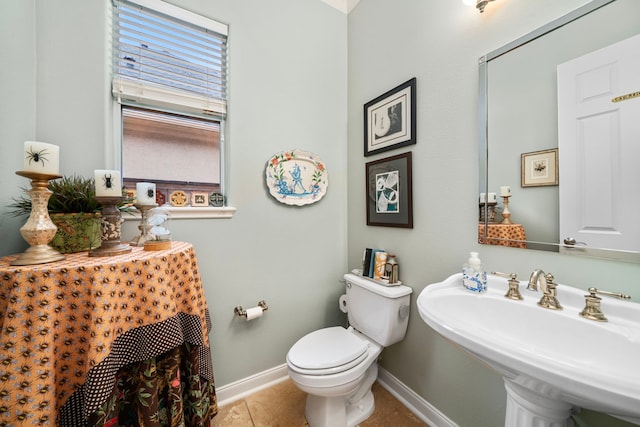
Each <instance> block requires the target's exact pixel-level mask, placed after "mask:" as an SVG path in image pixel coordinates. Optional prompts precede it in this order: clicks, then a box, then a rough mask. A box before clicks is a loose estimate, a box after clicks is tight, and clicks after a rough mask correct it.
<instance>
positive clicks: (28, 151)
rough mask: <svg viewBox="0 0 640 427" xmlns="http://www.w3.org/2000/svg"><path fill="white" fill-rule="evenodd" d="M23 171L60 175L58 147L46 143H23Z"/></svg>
mask: <svg viewBox="0 0 640 427" xmlns="http://www.w3.org/2000/svg"><path fill="white" fill-rule="evenodd" d="M23 170H24V171H28V172H37V173H43V174H48V175H59V174H60V147H58V146H57V145H53V144H47V143H46V142H38V141H25V142H24V167H23Z"/></svg>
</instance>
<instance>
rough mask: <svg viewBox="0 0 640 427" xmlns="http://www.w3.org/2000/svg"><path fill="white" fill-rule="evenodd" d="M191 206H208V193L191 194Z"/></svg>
mask: <svg viewBox="0 0 640 427" xmlns="http://www.w3.org/2000/svg"><path fill="white" fill-rule="evenodd" d="M191 206H209V193H191Z"/></svg>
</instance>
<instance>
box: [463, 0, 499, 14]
mask: <svg viewBox="0 0 640 427" xmlns="http://www.w3.org/2000/svg"><path fill="white" fill-rule="evenodd" d="M492 1H493V0H462V3H464V4H466V5H467V6H473V5H474V4H475V5H476V7H477V8H478V10H479V11H480V13H482V12H484V8H485V6H486V5H487V4H489V3H490V2H492Z"/></svg>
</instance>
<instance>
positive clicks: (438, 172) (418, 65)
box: [348, 0, 640, 427]
mask: <svg viewBox="0 0 640 427" xmlns="http://www.w3.org/2000/svg"><path fill="white" fill-rule="evenodd" d="M584 3H586V1H584V0H564V1H562V2H559V1H556V0H540V1H535V2H530V1H529V2H527V1H515V0H497V1H495V2H493V3H490V4H489V5H488V6H487V8H486V10H485V12H484V13H483V14H480V13H478V11H477V10H476V9H475V8H473V7H466V6H464V5H463V4H462V2H461V1H458V0H433V1H424V0H400V1H393V2H391V1H387V0H361V1H360V3H359V4H358V5H357V6H356V8H355V9H354V10H353V11H352V12H351V13H350V15H349V23H348V26H349V42H348V45H349V180H348V182H349V203H348V216H349V223H348V230H349V265H350V266H356V265H358V263H359V262H360V257H361V252H362V248H364V247H381V248H385V249H388V250H392V251H393V252H394V253H395V254H396V255H397V256H398V260H399V263H400V276H401V279H402V281H403V283H405V284H409V285H410V286H412V287H413V289H414V294H413V296H412V301H413V305H412V313H411V317H410V322H409V330H408V333H407V336H406V338H405V340H404V341H402V342H401V343H398V344H396V345H394V346H392V347H390V348H388V349H385V351H384V352H383V360H382V362H381V363H382V365H383V366H384V367H385V368H386V369H388V370H389V371H390V372H391V373H392V374H393V375H395V376H396V377H398V378H399V379H400V380H401V381H402V382H403V383H404V384H406V385H407V386H408V387H410V388H411V389H413V390H414V391H416V392H417V393H418V394H420V395H421V396H422V397H424V398H425V399H426V400H427V401H429V402H430V403H432V404H433V405H434V406H435V407H437V408H438V409H439V410H440V411H442V412H443V413H444V414H445V415H446V416H448V417H449V418H450V419H452V420H453V421H455V422H456V423H458V424H459V425H460V426H463V427H467V426H469V427H470V426H473V427H478V426H482V427H494V426H499V425H503V420H504V409H505V399H506V394H505V391H504V386H503V383H502V379H501V377H500V376H499V375H498V374H497V373H495V372H494V371H492V370H491V369H490V368H488V367H486V366H485V365H483V364H481V363H479V362H477V361H476V360H475V359H473V358H472V357H471V356H468V355H467V354H466V353H464V352H463V351H461V350H460V348H458V347H456V346H454V345H453V344H451V343H449V342H447V341H445V340H444V339H443V338H441V337H440V336H439V335H438V334H437V333H436V332H434V331H433V330H432V329H430V328H429V327H428V326H427V325H426V324H425V323H424V322H423V321H422V320H421V319H420V317H419V315H418V312H417V309H416V307H415V297H416V296H417V294H418V293H419V292H420V291H421V290H422V289H423V288H424V287H425V286H426V285H427V284H430V283H435V282H438V281H440V280H442V279H444V278H446V277H448V276H449V275H450V274H452V273H454V272H457V271H459V269H460V267H461V265H462V263H463V262H465V260H466V259H467V258H468V252H469V251H472V250H474V251H479V252H480V255H481V258H482V260H483V262H484V264H485V267H486V268H487V270H491V271H496V270H498V271H508V272H515V273H518V275H519V277H520V278H526V277H528V275H529V273H530V272H531V271H532V270H533V269H534V268H537V267H541V268H543V269H544V270H545V271H547V272H552V273H553V274H554V275H555V276H556V278H557V280H558V281H559V282H560V283H566V284H573V285H580V287H583V288H586V287H588V286H602V287H603V288H611V289H615V290H621V291H626V292H628V293H630V294H632V296H633V297H634V299H636V300H638V299H639V298H640V291H639V290H638V280H636V279H635V277H636V276H637V275H638V274H640V266H639V265H636V264H626V263H620V262H613V261H603V260H589V259H586V258H572V257H569V256H566V255H559V254H551V253H546V252H539V251H525V250H519V249H509V248H503V247H496V246H481V245H478V244H477V242H476V238H477V228H476V224H477V215H478V207H477V198H478V160H477V159H478V150H477V146H476V141H477V138H476V126H477V98H478V58H479V57H480V56H482V55H484V54H485V53H488V52H490V51H492V50H494V49H496V48H498V47H500V46H502V45H504V44H506V43H507V42H510V41H511V40H514V39H516V38H517V37H520V36H522V35H524V34H526V33H528V32H530V31H532V30H534V29H535V28H537V27H539V26H541V25H543V24H545V23H547V22H548V21H550V20H552V19H554V18H556V17H559V16H561V15H563V14H565V13H567V12H569V11H571V10H573V9H575V8H576V7H578V6H581V5H582V4H584ZM414 76H415V77H416V78H417V126H418V128H417V136H418V138H417V139H418V142H417V144H416V145H414V146H410V147H406V149H403V150H396V151H390V152H387V153H386V154H381V155H377V156H371V157H367V158H365V157H364V156H363V154H362V151H363V142H362V141H363V118H362V116H363V111H362V108H363V104H365V103H366V102H368V101H369V100H371V99H373V98H375V97H376V96H378V95H380V94H381V93H383V92H384V91H386V90H388V89H391V88H393V87H394V86H396V85H397V84H399V83H402V82H404V81H406V80H407V79H409V78H410V77H414ZM408 150H411V151H412V152H413V203H414V228H413V229H412V230H400V229H392V228H384V227H368V226H367V225H366V222H365V205H364V203H363V201H364V194H363V192H364V188H365V181H364V171H365V163H366V162H368V161H371V160H376V159H379V158H383V157H385V156H386V155H391V154H397V153H400V152H403V151H408ZM508 321H509V319H505V322H508ZM531 327H532V328H535V327H536V325H531ZM523 333H526V331H523ZM549 333H553V331H549ZM567 339H569V340H570V339H582V337H567ZM583 415H584V417H583V418H584V419H585V420H586V421H587V422H588V425H590V426H614V425H618V424H619V425H627V424H625V423H622V422H618V421H617V420H613V419H611V417H608V416H600V415H594V414H588V413H587V414H584V413H583Z"/></svg>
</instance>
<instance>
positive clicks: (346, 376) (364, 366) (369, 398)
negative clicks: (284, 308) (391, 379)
mask: <svg viewBox="0 0 640 427" xmlns="http://www.w3.org/2000/svg"><path fill="white" fill-rule="evenodd" d="M344 278H345V280H346V288H347V293H346V308H347V313H348V317H349V325H350V326H349V328H348V329H345V328H343V327H340V326H336V327H331V328H324V329H320V330H317V331H314V332H311V333H309V334H307V335H305V336H304V337H302V338H300V339H299V340H298V341H297V342H296V343H295V344H294V345H293V346H292V347H291V349H290V350H289V353H287V367H288V371H289V377H290V378H291V381H293V383H294V384H296V386H298V388H300V389H301V390H302V391H304V392H306V393H307V403H306V407H305V416H306V418H307V422H308V423H309V425H310V426H311V427H343V426H346V427H353V426H356V425H357V424H358V423H360V422H362V421H364V420H365V419H367V418H368V417H369V416H370V415H371V414H372V413H373V408H374V403H373V394H372V393H371V386H372V385H373V383H374V382H375V380H376V378H377V376H378V365H377V363H376V360H377V359H378V356H379V355H380V353H381V352H382V349H383V348H384V347H387V346H390V345H391V344H394V343H397V342H398V341H401V340H402V339H404V335H405V332H406V330H407V323H408V321H409V299H410V294H411V292H412V289H411V288H409V287H408V286H402V285H400V286H383V285H380V284H377V283H375V282H373V281H372V280H370V279H367V278H364V277H361V276H357V275H355V274H345V275H344ZM341 301H342V299H341ZM341 303H342V302H341ZM343 308H344V306H343ZM343 311H344V310H343Z"/></svg>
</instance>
